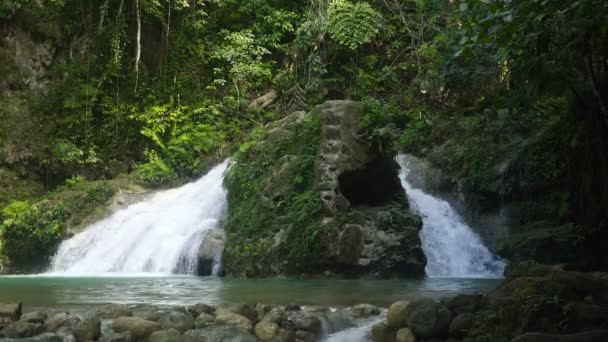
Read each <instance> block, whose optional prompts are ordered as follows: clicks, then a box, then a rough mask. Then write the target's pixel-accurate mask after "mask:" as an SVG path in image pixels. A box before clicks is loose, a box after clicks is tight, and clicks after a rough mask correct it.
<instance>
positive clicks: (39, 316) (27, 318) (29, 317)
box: [21, 311, 46, 323]
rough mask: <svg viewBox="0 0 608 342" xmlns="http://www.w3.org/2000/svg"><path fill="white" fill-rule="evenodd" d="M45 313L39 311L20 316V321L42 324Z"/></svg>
mask: <svg viewBox="0 0 608 342" xmlns="http://www.w3.org/2000/svg"><path fill="white" fill-rule="evenodd" d="M45 320H46V313H44V312H41V311H32V312H29V313H26V314H25V315H22V316H21V321H23V322H28V323H44V321H45Z"/></svg>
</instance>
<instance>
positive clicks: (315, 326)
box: [288, 313, 321, 335]
mask: <svg viewBox="0 0 608 342" xmlns="http://www.w3.org/2000/svg"><path fill="white" fill-rule="evenodd" d="M288 319H289V321H291V322H293V324H294V325H295V326H296V328H297V330H306V331H310V332H311V333H314V334H317V335H319V334H320V333H321V320H320V319H319V318H318V317H317V316H314V315H312V314H309V313H301V314H300V313H297V314H296V313H292V314H290V315H289V318H288Z"/></svg>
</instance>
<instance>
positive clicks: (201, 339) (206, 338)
mask: <svg viewBox="0 0 608 342" xmlns="http://www.w3.org/2000/svg"><path fill="white" fill-rule="evenodd" d="M218 310H219V309H218ZM226 341H238V342H256V341H258V339H257V338H256V337H255V336H253V335H251V334H250V333H248V332H246V331H244V330H243V329H241V328H239V327H235V326H219V325H212V326H208V327H206V328H203V329H195V330H188V331H186V333H185V334H184V342H226Z"/></svg>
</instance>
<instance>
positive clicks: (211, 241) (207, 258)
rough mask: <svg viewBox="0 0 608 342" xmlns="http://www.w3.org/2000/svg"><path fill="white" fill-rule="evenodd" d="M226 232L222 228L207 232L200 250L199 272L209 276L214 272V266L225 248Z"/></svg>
mask: <svg viewBox="0 0 608 342" xmlns="http://www.w3.org/2000/svg"><path fill="white" fill-rule="evenodd" d="M225 240H226V233H225V232H224V231H223V230H222V229H213V230H211V231H209V232H208V233H207V236H205V239H204V240H203V243H202V244H201V247H200V248H199V250H198V274H199V275H202V276H209V275H212V274H213V266H214V265H215V263H216V260H218V258H219V257H220V256H221V254H222V251H223V250H224V241H225Z"/></svg>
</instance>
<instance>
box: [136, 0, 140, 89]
mask: <svg viewBox="0 0 608 342" xmlns="http://www.w3.org/2000/svg"><path fill="white" fill-rule="evenodd" d="M135 11H136V12H137V14H136V15H137V50H136V51H135V92H136V93H137V84H138V83H139V60H140V59H141V14H140V10H139V0H135Z"/></svg>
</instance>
